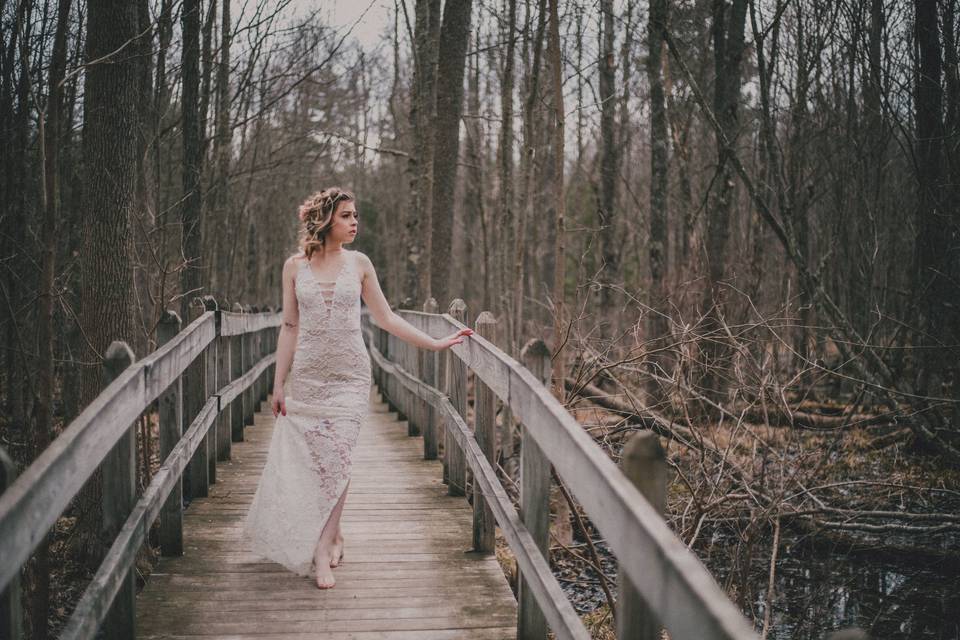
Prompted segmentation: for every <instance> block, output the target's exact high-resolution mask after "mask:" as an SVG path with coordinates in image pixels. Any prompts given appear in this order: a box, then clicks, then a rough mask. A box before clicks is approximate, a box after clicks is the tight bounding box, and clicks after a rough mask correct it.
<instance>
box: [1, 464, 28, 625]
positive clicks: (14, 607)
mask: <svg viewBox="0 0 960 640" xmlns="http://www.w3.org/2000/svg"><path fill="white" fill-rule="evenodd" d="M16 477H17V466H16V465H15V464H14V462H13V460H11V459H10V456H9V455H7V452H6V450H4V448H3V447H0V493H3V492H4V491H6V489H7V487H9V486H10V485H11V484H13V481H14V479H15V478H16ZM2 591H3V593H2V594H0V637H3V638H9V639H10V640H20V638H21V637H23V608H22V604H21V597H20V596H21V591H20V572H19V571H18V572H17V573H16V574H15V575H14V576H13V579H12V580H10V582H9V584H7V586H6V587H5V588H4V589H3V590H2Z"/></svg>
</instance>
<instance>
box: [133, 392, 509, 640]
mask: <svg viewBox="0 0 960 640" xmlns="http://www.w3.org/2000/svg"><path fill="white" fill-rule="evenodd" d="M370 402H371V407H370V411H371V415H370V420H369V421H368V422H367V423H366V424H364V426H363V428H362V429H361V432H360V440H359V442H358V445H357V449H356V450H355V452H354V467H353V475H352V479H351V481H350V487H349V491H348V493H347V501H346V504H345V506H344V512H343V517H342V519H341V525H342V529H343V534H344V539H345V543H344V557H343V561H342V563H341V565H340V566H339V567H337V568H336V569H334V570H333V571H334V577H335V578H336V581H337V583H336V586H335V587H334V588H332V589H326V590H321V589H317V587H316V586H315V585H314V584H313V582H312V581H311V580H310V579H309V578H305V577H301V576H297V575H295V574H293V573H291V572H288V571H286V570H285V569H284V568H283V567H281V566H279V565H277V564H274V563H272V562H267V561H264V560H261V559H259V558H258V557H256V556H254V555H253V554H251V553H250V552H249V551H248V550H247V549H245V548H243V547H242V546H241V542H240V526H241V522H242V519H243V516H244V514H245V513H246V510H247V508H248V507H249V505H250V501H251V500H252V498H253V493H254V491H255V490H256V487H257V479H258V478H259V476H260V472H261V470H262V468H263V464H264V462H265V460H266V455H267V449H268V446H269V444H270V436H271V433H272V430H273V425H274V420H273V416H272V415H271V414H270V413H269V409H268V405H264V408H265V409H267V412H266V413H257V414H256V417H255V425H254V426H253V427H247V429H246V430H245V434H244V438H245V441H244V442H239V443H234V444H233V453H232V460H230V461H227V462H223V463H220V465H219V466H218V468H217V483H216V484H215V485H212V486H211V487H210V496H209V497H208V498H198V499H196V500H194V502H193V503H192V504H191V505H190V506H189V507H188V508H187V510H186V511H185V513H184V536H183V538H184V555H183V556H182V557H178V558H162V559H161V560H160V562H159V564H158V565H157V567H156V568H155V570H154V572H153V574H152V575H151V576H150V577H149V579H148V580H147V585H146V587H145V588H144V589H143V591H142V592H141V593H140V594H138V596H137V614H136V615H137V617H136V627H137V638H141V639H147V638H155V639H159V638H169V639H174V638H193V637H203V638H205V639H206V640H215V639H221V640H225V639H226V638H231V639H237V640H242V639H246V638H270V639H271V640H286V639H290V640H293V639H297V640H301V639H302V640H306V639H308V638H316V639H318V640H321V639H347V638H350V639H355V640H381V639H383V640H387V639H396V640H400V639H404V640H415V639H416V640H448V639H449V640H459V639H461V638H462V639H464V640H470V639H474V640H495V639H496V640H500V639H502V638H511V639H515V638H516V617H517V604H516V600H515V598H514V596H513V593H512V591H511V590H510V587H509V585H508V583H507V581H506V578H505V577H504V575H503V572H502V571H501V569H500V566H499V564H498V563H497V561H496V559H495V558H494V556H493V555H492V554H489V553H488V554H476V553H473V552H471V551H470V546H471V545H470V543H471V532H472V510H471V509H470V507H469V505H468V504H467V502H466V500H465V498H463V497H450V496H448V495H447V488H446V485H444V484H443V483H442V482H441V480H442V463H441V462H440V461H439V460H424V459H423V457H422V451H423V443H422V440H421V439H420V438H411V437H409V436H407V424H406V422H399V421H398V420H397V419H396V414H395V413H391V412H389V411H388V409H387V406H386V404H384V403H382V402H381V401H380V399H379V396H378V395H377V394H376V392H375V390H373V389H371V398H370Z"/></svg>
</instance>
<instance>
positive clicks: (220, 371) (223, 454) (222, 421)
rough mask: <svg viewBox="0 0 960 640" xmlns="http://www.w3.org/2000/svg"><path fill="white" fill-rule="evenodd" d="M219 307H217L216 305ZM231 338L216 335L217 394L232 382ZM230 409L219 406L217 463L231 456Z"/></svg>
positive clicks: (224, 405) (220, 311)
mask: <svg viewBox="0 0 960 640" xmlns="http://www.w3.org/2000/svg"><path fill="white" fill-rule="evenodd" d="M218 306H219V305H218ZM218 313H219V314H220V321H221V322H222V321H223V314H224V313H225V312H224V311H223V310H219V311H218ZM230 341H231V338H230V337H228V336H223V335H220V334H218V335H217V394H218V395H219V390H220V389H222V388H223V387H225V386H226V385H228V384H230V382H231V381H233V367H232V364H231V362H230V358H231V355H232V353H233V348H232V345H231V344H230ZM230 409H231V405H230V403H229V402H224V403H222V404H221V405H220V406H219V413H218V415H217V461H218V462H219V461H223V460H229V459H230V457H231V454H232V448H231V444H232V441H233V437H232V435H231V433H230V431H231V426H230Z"/></svg>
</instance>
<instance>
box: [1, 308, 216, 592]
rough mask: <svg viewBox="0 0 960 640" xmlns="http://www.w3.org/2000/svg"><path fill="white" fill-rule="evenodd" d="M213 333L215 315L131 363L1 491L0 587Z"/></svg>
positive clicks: (201, 320) (190, 326)
mask: <svg viewBox="0 0 960 640" xmlns="http://www.w3.org/2000/svg"><path fill="white" fill-rule="evenodd" d="M215 337H216V330H215V326H214V313H213V312H211V311H208V312H206V313H204V314H203V315H202V316H200V317H199V318H197V319H196V320H194V321H193V322H192V323H191V324H190V325H189V326H188V327H187V328H186V329H184V330H183V331H182V332H181V333H180V334H179V335H178V336H177V338H175V339H174V340H172V341H170V342H169V343H167V344H166V345H164V346H163V347H161V348H160V349H158V350H157V351H155V352H154V353H153V354H151V355H149V356H147V357H145V358H143V359H142V360H139V361H137V362H136V363H134V364H133V365H132V366H130V367H128V368H127V369H126V370H125V371H124V372H123V373H122V374H120V376H118V377H117V379H116V380H114V381H113V382H111V383H110V384H109V385H107V387H106V388H105V389H104V390H103V391H102V392H101V393H100V394H99V395H98V396H97V397H96V398H94V399H93V401H92V402H91V403H90V404H89V405H87V407H86V408H84V410H83V411H81V412H80V415H78V416H77V417H76V419H74V420H73V422H71V423H70V425H69V426H67V427H66V428H65V429H64V430H63V432H62V433H61V434H60V435H59V436H57V438H56V439H55V440H54V441H53V442H51V443H50V446H49V447H47V448H46V449H44V451H43V452H42V453H41V454H40V455H39V456H37V459H36V460H34V461H33V463H32V464H31V465H30V466H29V467H27V468H26V469H25V470H24V471H23V473H22V474H20V476H19V477H18V478H17V479H16V481H15V482H14V483H13V485H12V486H11V487H10V488H9V489H7V490H6V491H5V492H4V493H3V494H2V495H0V558H3V562H2V563H0V589H2V588H3V587H5V586H6V585H7V583H8V582H9V581H10V578H12V577H13V575H14V574H15V573H16V572H18V571H19V570H20V567H21V565H23V563H24V562H26V561H27V559H29V557H30V554H31V553H32V552H33V550H34V549H35V548H36V546H37V544H39V542H40V540H41V539H42V538H43V536H44V535H46V532H47V531H49V529H50V527H52V526H53V525H54V523H56V521H57V518H59V517H60V514H61V513H63V510H64V509H66V507H67V505H68V504H69V503H70V500H71V499H73V496H74V495H76V493H77V491H79V490H80V487H81V486H83V483H84V482H86V481H87V479H88V478H89V477H90V476H91V475H93V473H94V471H95V470H96V469H97V467H98V466H99V465H100V463H101V462H103V460H104V458H106V456H107V454H108V453H109V452H110V450H111V449H112V448H113V446H114V445H116V444H117V442H118V441H119V440H120V438H121V437H122V436H123V435H124V434H125V433H126V431H127V429H128V428H129V426H130V423H131V422H133V421H134V420H136V418H137V416H139V415H140V414H141V413H142V412H143V410H144V409H145V408H146V407H147V405H148V404H150V403H151V402H153V401H154V400H155V399H156V398H157V396H159V395H160V393H162V392H163V390H164V389H165V388H166V387H168V386H170V384H171V383H172V382H173V381H174V380H176V378H177V377H178V376H180V374H182V373H183V371H184V370H185V369H186V368H187V366H188V365H189V364H190V362H192V361H193V359H194V358H196V357H197V355H198V354H199V353H200V352H201V351H203V349H205V348H206V346H207V345H208V344H210V342H212V341H213V339H214V338H215Z"/></svg>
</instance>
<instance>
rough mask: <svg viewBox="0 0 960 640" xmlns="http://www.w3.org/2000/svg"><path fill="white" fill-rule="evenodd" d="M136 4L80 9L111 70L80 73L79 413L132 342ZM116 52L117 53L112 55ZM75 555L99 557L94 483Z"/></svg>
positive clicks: (95, 54)
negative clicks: (112, 354) (114, 347)
mask: <svg viewBox="0 0 960 640" xmlns="http://www.w3.org/2000/svg"><path fill="white" fill-rule="evenodd" d="M138 27H139V11H138V8H137V5H136V3H131V2H126V1H124V0H90V1H88V2H87V46H86V59H87V60H88V61H92V60H97V59H99V58H102V57H104V56H107V55H110V56H111V62H110V64H94V65H90V66H88V67H87V68H86V81H85V92H84V105H83V113H84V124H83V157H84V159H85V164H84V174H85V175H84V180H83V198H82V201H83V209H82V211H83V214H84V215H85V216H86V220H85V222H84V224H83V231H84V240H83V252H82V256H83V260H82V263H83V264H82V287H81V291H82V294H81V296H82V299H81V305H80V324H81V327H82V330H83V332H84V335H85V337H86V340H87V341H88V343H89V348H90V349H91V350H92V352H90V353H88V354H87V356H86V358H85V360H86V361H87V362H90V363H93V364H94V366H92V367H91V368H90V369H89V370H88V372H87V373H86V374H85V375H84V376H83V377H82V392H81V397H80V405H81V406H86V405H87V404H89V403H90V401H91V400H93V399H94V398H95V397H96V396H97V395H98V394H99V393H100V391H101V386H102V383H101V372H100V366H99V363H100V361H101V360H102V358H103V354H104V353H105V352H106V349H107V347H108V346H109V345H110V343H111V342H112V341H113V340H126V341H128V342H132V341H133V340H132V339H133V335H134V326H133V324H134V323H133V295H132V291H133V268H132V265H133V259H132V255H131V252H132V244H131V243H132V232H131V229H130V226H131V220H132V219H133V216H134V215H135V213H134V211H133V209H134V207H135V206H136V175H135V172H136V166H137V151H138V148H139V144H138V142H137V131H136V128H137V125H138V122H139V120H138V119H139V116H140V114H139V100H140V90H139V87H140V77H141V72H142V63H141V61H140V60H139V56H138V55H137V47H134V46H127V47H124V45H125V44H127V43H128V42H129V41H131V40H133V39H134V38H136V36H137V33H138V32H139V29H138ZM118 51H119V52H118ZM80 510H81V513H80V514H79V516H80V519H79V521H78V526H80V534H81V535H80V536H78V549H79V550H80V552H81V554H82V555H83V559H84V560H85V561H86V564H87V566H88V567H89V568H91V569H93V568H95V567H96V566H97V565H99V563H100V560H101V559H102V557H103V554H104V552H105V551H106V549H105V547H104V546H103V543H102V541H101V540H100V536H99V533H100V525H101V508H100V476H99V474H94V475H93V476H92V477H91V479H90V480H89V481H88V483H87V490H85V491H84V497H83V498H82V499H81V506H80Z"/></svg>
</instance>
